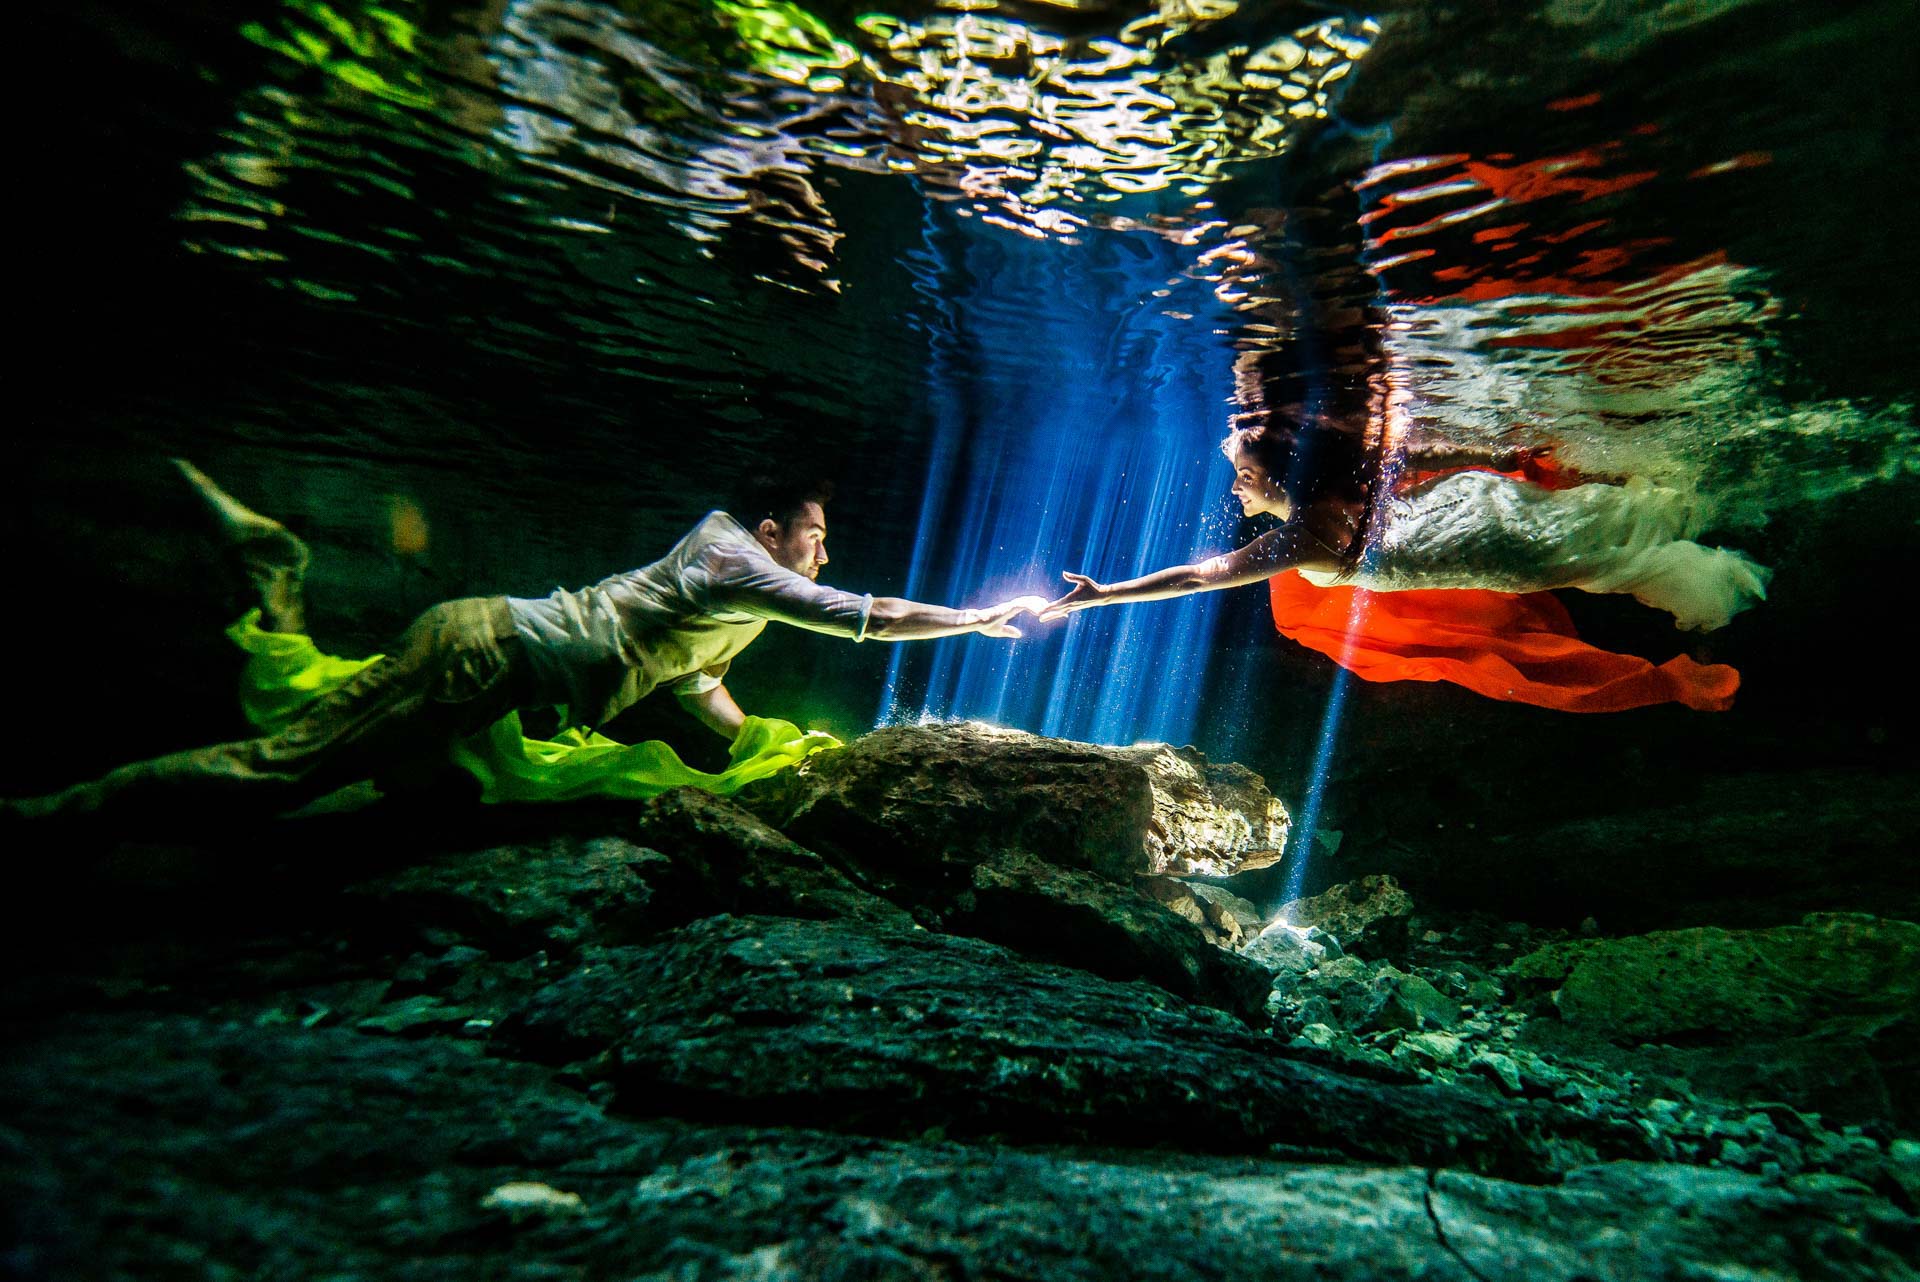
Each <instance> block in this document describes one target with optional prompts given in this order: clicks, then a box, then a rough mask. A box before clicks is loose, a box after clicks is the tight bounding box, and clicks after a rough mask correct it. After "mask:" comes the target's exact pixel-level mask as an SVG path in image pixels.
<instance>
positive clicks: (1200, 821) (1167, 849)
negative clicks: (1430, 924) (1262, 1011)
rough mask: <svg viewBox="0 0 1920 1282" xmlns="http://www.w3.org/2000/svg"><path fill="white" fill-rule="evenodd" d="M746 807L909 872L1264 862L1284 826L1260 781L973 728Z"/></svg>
mask: <svg viewBox="0 0 1920 1282" xmlns="http://www.w3.org/2000/svg"><path fill="white" fill-rule="evenodd" d="M752 796H753V801H752V802H751V804H752V805H753V807H754V808H755V810H756V811H758V812H759V813H761V814H762V815H765V816H766V817H768V818H769V819H770V820H771V821H773V822H774V823H776V824H777V825H778V826H780V827H782V828H785V829H787V830H789V831H792V832H794V833H795V834H804V833H811V832H820V833H822V834H823V835H824V840H825V841H826V842H827V844H830V845H833V846H836V847H840V848H843V849H845V848H852V847H854V846H856V845H862V844H864V845H867V846H870V847H879V846H883V845H898V846H900V847H902V848H903V849H902V855H903V857H905V858H909V859H917V860H925V859H929V858H931V859H935V860H942V859H961V860H965V859H966V858H967V857H968V854H969V852H970V851H973V850H977V849H980V848H982V847H991V848H992V849H994V850H995V851H1004V850H1021V851H1025V852H1027V853H1029V854H1034V855H1037V856H1039V857H1040V858H1043V859H1046V860H1049V861H1050V862H1053V863H1057V864H1063V865H1067V866H1069V867H1078V868H1085V869H1088V870H1089V871H1092V872H1096V873H1099V874H1101V875H1103V876H1108V877H1126V876H1129V875H1132V874H1153V873H1167V872H1178V873H1186V872H1203V873H1210V874H1215V875H1225V874H1228V873H1232V872H1235V871H1238V870H1239V869H1240V868H1241V867H1243V866H1249V865H1253V866H1257V865H1258V864H1259V863H1262V862H1272V860H1273V859H1274V858H1275V857H1276V856H1277V852H1278V851H1279V850H1280V849H1281V848H1282V847H1284V845H1285V844H1286V837H1287V829H1288V826H1289V823H1290V820H1289V818H1288V815H1287V811H1286V808H1285V807H1284V806H1283V805H1281V803H1280V802H1279V800H1278V799H1277V798H1275V797H1274V796H1273V794H1272V793H1271V792H1269V791H1268V789H1267V786H1266V783H1265V781H1264V780H1262V779H1261V778H1260V776H1259V775H1257V774H1254V773H1253V772H1252V771H1250V770H1247V769H1246V768H1245V767H1243V766H1238V765H1233V764H1221V765H1214V764H1212V763H1210V762H1208V761H1207V759H1206V758H1205V757H1204V756H1202V755H1201V754H1200V753H1198V752H1195V751H1194V750H1193V749H1191V748H1179V749H1176V748H1171V747H1169V746H1167V745H1165V744H1143V745H1140V746H1137V747H1133V748H1104V747H1099V746H1096V745H1093V744H1084V743H1072V742H1069V741H1067V740H1061V739H1045V738H1041V737H1040V736H1037V735H1030V734H1026V733H1023V732H1021V731H1017V730H1002V729H999V728H997V727H994V726H988V725H983V724H979V723H975V722H963V723H959V724H934V725H924V726H894V727H890V728H888V729H884V730H877V731H875V732H874V733H872V734H870V735H866V736H864V737H863V738H862V739H861V740H860V741H859V742H858V743H856V744H853V745H852V746H851V747H850V748H849V749H848V750H847V751H846V752H840V753H832V754H829V755H826V756H822V757H816V758H814V759H812V760H811V761H809V762H808V763H807V766H806V768H805V769H804V770H801V771H797V772H796V773H795V774H794V775H792V776H790V777H786V778H784V779H780V780H774V781H769V784H767V785H763V786H762V787H761V788H757V789H754V790H753V793H752ZM988 815H991V816H992V817H991V819H990V820H989V819H988V818H987V816H988ZM802 840H804V837H803V838H802Z"/></svg>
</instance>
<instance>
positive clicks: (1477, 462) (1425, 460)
mask: <svg viewBox="0 0 1920 1282" xmlns="http://www.w3.org/2000/svg"><path fill="white" fill-rule="evenodd" d="M1552 452H1553V447H1552V446H1550V445H1459V444H1455V443H1454V442H1451V441H1415V442H1413V443H1412V444H1409V445H1407V446H1406V447H1405V448H1404V451H1403V454H1404V457H1405V459H1406V463H1407V466H1409V467H1411V468H1413V469H1414V470H1415V471H1420V472H1443V471H1447V470H1449V469H1451V468H1456V467H1490V468H1492V469H1493V470H1494V471H1496V472H1514V471H1518V470H1519V468H1520V467H1521V465H1522V464H1524V463H1525V462H1526V461H1527V460H1528V459H1534V458H1539V457H1541V456H1542V455H1544V454H1551V453H1552Z"/></svg>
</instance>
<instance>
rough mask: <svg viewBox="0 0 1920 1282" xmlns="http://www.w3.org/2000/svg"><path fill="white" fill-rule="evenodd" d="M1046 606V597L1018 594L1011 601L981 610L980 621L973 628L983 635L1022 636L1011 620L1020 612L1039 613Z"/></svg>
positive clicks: (1011, 637)
mask: <svg viewBox="0 0 1920 1282" xmlns="http://www.w3.org/2000/svg"><path fill="white" fill-rule="evenodd" d="M1046 607H1047V599H1046V598H1045V597H1040V596H1017V597H1015V598H1013V599H1012V600H1011V601H1002V602H1001V603H1000V604H999V605H995V606H989V607H988V608H986V609H984V610H982V611H980V616H981V618H980V622H979V623H978V624H977V625H975V627H974V629H973V630H974V631H975V632H978V633H979V634H980V635H981V636H983V637H1004V638H1006V639H1008V640H1012V639H1013V638H1015V637H1018V636H1020V635H1021V632H1020V629H1019V628H1016V627H1014V626H1013V624H1012V623H1011V622H1009V620H1011V619H1012V618H1013V617H1014V616H1015V615H1018V614H1032V615H1038V614H1039V613H1040V611H1042V610H1044V609H1046Z"/></svg>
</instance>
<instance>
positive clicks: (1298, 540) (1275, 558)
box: [1040, 523, 1339, 621]
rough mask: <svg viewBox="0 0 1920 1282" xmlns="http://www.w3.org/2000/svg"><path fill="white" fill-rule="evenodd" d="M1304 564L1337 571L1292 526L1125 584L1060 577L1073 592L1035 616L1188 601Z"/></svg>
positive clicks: (1076, 576)
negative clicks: (1195, 595) (1170, 599)
mask: <svg viewBox="0 0 1920 1282" xmlns="http://www.w3.org/2000/svg"><path fill="white" fill-rule="evenodd" d="M1300 565H1305V566H1308V567H1309V568H1312V569H1337V568H1339V562H1338V561H1336V560H1334V558H1333V557H1332V556H1331V555H1329V554H1328V553H1327V552H1326V551H1325V550H1324V549H1322V548H1321V547H1320V546H1319V544H1317V543H1315V542H1314V541H1313V540H1312V539H1311V538H1308V537H1306V534H1305V531H1304V530H1303V529H1301V527H1300V526H1299V525H1298V524H1297V523H1296V524H1289V525H1286V526H1283V527H1282V528H1280V529H1278V530H1269V531H1267V532H1266V533H1265V534H1262V535H1261V536H1260V537H1259V538H1257V539H1255V540H1254V541H1253V542H1251V543H1249V544H1247V545H1246V546H1245V547H1243V548H1237V549H1235V550H1234V551H1232V552H1229V553H1227V554H1226V555H1225V556H1216V557H1212V558H1210V559H1208V560H1205V561H1200V562H1198V563H1196V564H1194V565H1174V566H1168V567H1167V568H1166V569H1164V570H1155V571H1154V572H1153V573H1152V574H1146V575H1142V576H1141V577H1139V578H1137V579H1128V580H1127V581H1126V582H1125V583H1096V582H1094V581H1093V580H1092V579H1090V578H1088V577H1087V576H1086V575H1084V574H1073V573H1071V572H1069V573H1067V574H1063V575H1062V576H1061V577H1062V578H1064V579H1065V580H1066V581H1067V582H1069V583H1071V584H1073V585H1074V586H1073V590H1072V591H1070V592H1068V593H1067V594H1066V595H1065V596H1063V597H1061V598H1060V599H1058V600H1057V601H1051V602H1048V604H1047V606H1046V608H1045V609H1043V610H1041V611H1040V618H1041V619H1042V620H1043V621H1045V620H1051V619H1058V618H1063V617H1064V616H1066V615H1069V614H1072V613H1073V612H1074V611H1075V610H1086V609H1090V608H1092V607H1093V606H1096V605H1120V604H1123V603H1125V602H1129V601H1161V600H1165V599H1166V598H1167V597H1176V596H1189V595H1191V594H1193V593H1195V592H1216V591H1218V590H1219V589H1221V588H1235V587H1239V586H1240V585H1241V584H1243V583H1258V582H1260V581H1261V580H1263V579H1270V578H1272V577H1273V576H1274V575H1276V574H1278V573H1280V571H1282V570H1290V569H1292V568H1294V567H1295V566H1300Z"/></svg>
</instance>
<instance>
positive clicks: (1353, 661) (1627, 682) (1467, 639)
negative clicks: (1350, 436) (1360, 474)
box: [1268, 460, 1740, 712]
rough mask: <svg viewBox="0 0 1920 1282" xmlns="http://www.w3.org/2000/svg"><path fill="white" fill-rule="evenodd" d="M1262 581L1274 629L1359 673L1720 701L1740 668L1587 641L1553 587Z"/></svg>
mask: <svg viewBox="0 0 1920 1282" xmlns="http://www.w3.org/2000/svg"><path fill="white" fill-rule="evenodd" d="M1508 475H1513V476H1515V477H1516V478H1518V479H1523V480H1528V481H1532V482H1534V483H1535V484H1538V485H1545V486H1549V487H1565V486H1567V485H1570V484H1578V483H1579V482H1578V481H1574V480H1572V479H1570V478H1568V477H1566V476H1564V475H1563V474H1561V473H1559V472H1558V471H1557V470H1556V469H1554V468H1553V467H1552V466H1551V465H1550V464H1549V463H1548V462H1547V461H1546V460H1532V461H1529V462H1528V463H1527V464H1526V465H1525V467H1524V470H1523V471H1521V472H1517V473H1509V474H1508ZM1409 479H1410V481H1418V480H1423V479H1426V478H1425V477H1419V478H1409ZM1268 591H1269V593H1270V595H1271V599H1272V607H1273V622H1274V626H1275V627H1277V628H1278V629H1279V630H1280V632H1281V634H1282V635H1283V636H1287V637H1291V638H1292V639H1293V640H1295V641H1298V642H1299V643H1300V644H1302V645H1304V646H1306V647H1307V648H1308V649H1310V650H1317V651H1319V652H1320V653H1321V654H1324V655H1326V656H1328V657H1329V658H1331V659H1332V660H1333V661H1334V662H1336V663H1338V664H1339V665H1340V666H1341V667H1343V668H1345V669H1347V670H1348V671H1349V672H1352V673H1353V674H1354V675H1355V676H1357V677H1360V678H1361V679H1362V680H1366V681H1451V682H1453V683H1454V684H1455V685H1462V686H1465V687H1466V688H1467V689H1469V690H1473V691H1475V692H1477V693H1479V694H1483V695H1486V696H1487V697H1488V698H1490V699H1503V700H1507V701H1509V702H1513V703H1530V704H1533V705H1535V706H1537V707H1542V708H1557V709H1559V710H1561V711H1563V712H1620V711H1623V710H1625V709H1628V708H1643V707H1648V706H1650V705H1653V704H1661V703H1681V704H1685V705H1686V706H1687V707H1689V708H1694V709H1696V710H1698V711H1702V712H1724V711H1726V710H1727V709H1728V708H1730V707H1732V706H1733V695H1734V692H1735V691H1736V690H1738V689H1739V687H1740V674H1739V673H1738V672H1736V671H1735V670H1734V669H1733V668H1732V667H1730V666H1728V665H1726V664H1723V663H1697V662H1695V661H1694V660H1693V659H1691V658H1688V657H1687V656H1685V655H1680V656H1678V657H1676V658H1672V659H1669V660H1667V661H1666V662H1665V663H1661V664H1655V663H1652V662H1650V661H1648V660H1646V659H1642V658H1640V657H1639V656H1637V655H1631V654H1619V653H1616V652H1614V651H1612V650H1602V649H1601V648H1599V647H1598V646H1595V645H1589V644H1588V643H1587V642H1585V641H1582V640H1581V639H1580V637H1579V634H1578V633H1577V632H1575V631H1574V626H1573V619H1572V618H1571V617H1570V616H1569V615H1568V614H1567V609H1566V607H1565V606H1564V605H1562V604H1561V603H1560V601H1559V599H1558V598H1556V597H1555V596H1554V595H1553V594H1552V593H1550V592H1528V593H1512V592H1493V591H1488V590H1484V589H1480V588H1450V589H1416V590H1412V591H1404V592H1369V591H1367V590H1366V589H1364V588H1355V587H1328V588H1322V587H1316V586H1314V585H1313V584H1311V583H1309V582H1307V581H1306V580H1305V579H1303V578H1302V577H1301V576H1300V574H1299V572H1298V571H1296V570H1287V571H1285V572H1283V573H1281V574H1277V575H1275V576H1274V577H1273V578H1272V579H1270V580H1268Z"/></svg>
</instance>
